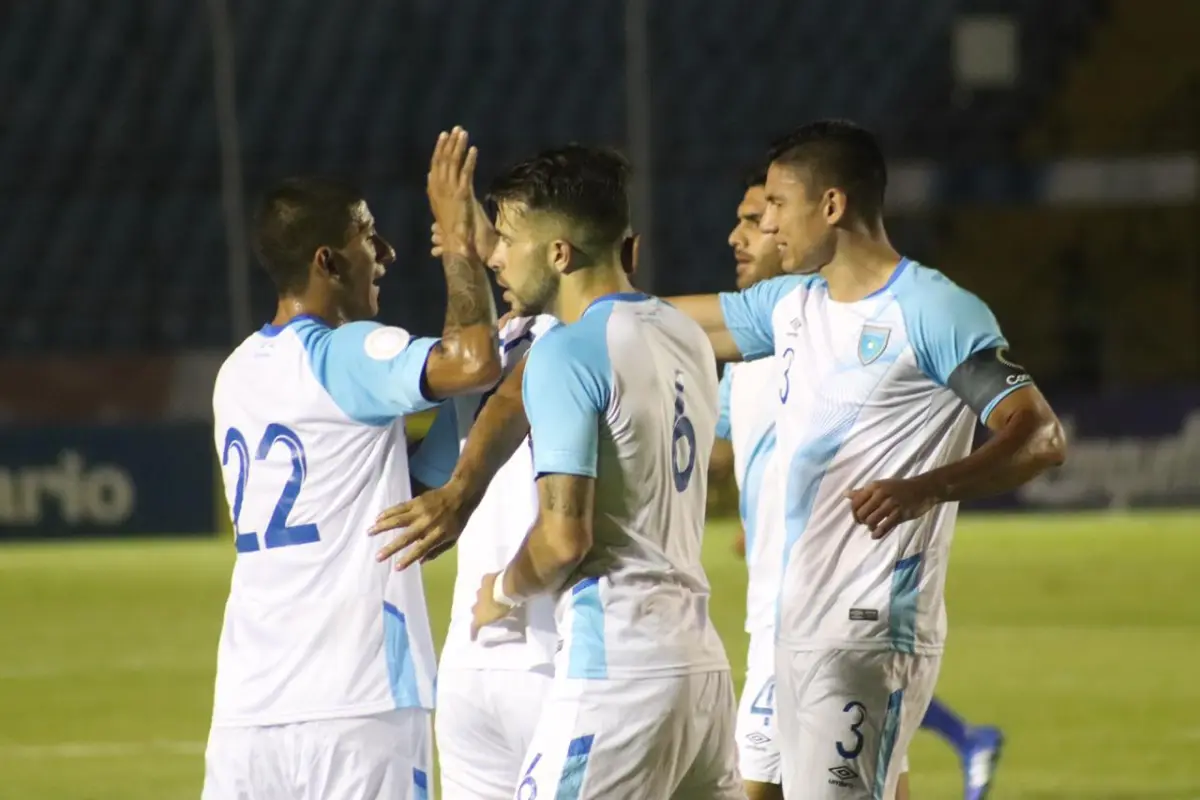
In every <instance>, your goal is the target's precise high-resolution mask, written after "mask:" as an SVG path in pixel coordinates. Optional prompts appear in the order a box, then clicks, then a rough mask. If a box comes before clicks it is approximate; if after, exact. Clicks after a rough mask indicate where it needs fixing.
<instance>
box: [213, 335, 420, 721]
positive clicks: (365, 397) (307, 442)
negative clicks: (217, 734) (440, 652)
mask: <svg viewBox="0 0 1200 800" xmlns="http://www.w3.org/2000/svg"><path fill="white" fill-rule="evenodd" d="M425 341H428V340H425ZM414 349H416V350H421V349H422V348H421V346H420V345H419V344H418V343H417V342H410V340H409V339H408V337H407V334H405V333H404V332H403V331H401V330H399V329H397V328H384V327H382V326H378V325H375V324H374V323H354V324H352V325H347V326H343V327H342V328H338V329H336V330H335V329H330V328H328V327H327V326H325V325H324V324H323V323H321V322H320V321H318V320H315V319H311V318H305V317H302V318H298V319H296V320H293V321H292V322H291V323H290V324H288V325H286V326H280V327H274V326H267V327H265V328H264V329H263V330H262V331H261V332H260V333H257V334H254V335H252V336H251V337H250V338H248V339H247V340H246V341H245V342H244V343H243V344H242V345H241V346H240V347H238V348H237V350H235V351H234V352H233V354H232V355H231V356H230V357H229V358H228V360H227V361H226V362H225V364H224V365H223V367H222V368H221V371H220V373H219V375H218V378H217V382H216V387H215V389H214V395H213V410H214V416H215V437H216V446H217V452H218V455H219V456H220V458H221V461H222V465H223V475H224V481H225V489H226V496H227V497H228V498H229V502H230V506H231V509H232V511H233V517H234V525H235V528H236V549H237V561H236V563H235V565H234V569H233V579H232V583H231V586H230V595H229V601H228V603H227V605H226V610H225V620H224V626H223V630H222V634H221V643H220V649H219V653H218V667H217V687H216V698H215V703H214V711H213V718H214V720H213V721H214V725H273V724H281V723H286V722H292V721H301V720H313V719H322V718H335V717H348V716H358V715H364V714H373V713H377V712H380V711H385V710H389V709H394V708H405V707H423V708H431V707H432V676H433V669H434V666H433V647H432V640H431V637H430V634H429V626H428V620H427V616H426V610H425V602H424V596H423V591H422V586H421V577H420V572H419V570H418V569H416V568H413V569H409V570H406V571H404V572H402V573H396V572H394V571H393V570H392V568H391V564H389V563H383V564H380V563H377V561H376V560H375V557H374V551H375V544H374V542H373V541H372V540H371V539H370V538H369V537H368V536H367V535H366V531H367V529H368V528H369V527H370V524H371V522H372V520H373V519H374V516H375V515H376V514H377V513H378V512H379V511H380V510H382V509H384V508H388V507H390V506H392V505H395V504H397V503H399V502H402V501H404V500H406V499H408V497H409V496H410V492H411V490H410V486H409V477H408V464H407V454H406V448H405V434H404V421H403V417H401V416H398V414H397V413H395V411H394V410H390V409H389V408H388V407H387V404H381V403H380V402H379V400H378V392H376V395H377V396H376V397H375V398H374V399H373V398H372V397H371V390H370V389H369V388H367V387H366V383H365V381H366V379H367V378H369V377H373V376H375V377H378V376H382V377H383V378H384V379H385V380H386V381H389V382H394V385H395V387H396V388H395V389H394V390H392V389H389V391H394V394H395V395H396V397H395V398H393V399H394V403H393V405H394V406H395V408H403V407H406V406H410V407H412V408H413V409H414V410H415V408H418V407H420V406H421V405H422V400H421V398H420V396H419V394H420V389H419V386H420V371H419V367H420V366H421V365H423V362H424V352H417V353H406V351H411V350H414ZM427 349H428V346H426V347H425V348H424V351H425V352H427ZM364 352H365V356H364ZM406 354H407V355H411V356H412V357H410V358H405V356H406ZM364 357H365V358H366V359H367V362H366V363H367V364H368V370H373V369H375V366H378V368H379V370H381V372H378V373H375V372H368V373H356V372H354V371H353V370H348V369H347V367H346V364H347V363H348V362H353V360H354V359H355V358H359V359H361V358H364ZM411 365H417V366H416V367H413V366H411ZM401 386H406V387H409V388H407V389H402V388H399V387H401ZM405 393H407V394H408V397H404V396H403V395H404V394H405Z"/></svg>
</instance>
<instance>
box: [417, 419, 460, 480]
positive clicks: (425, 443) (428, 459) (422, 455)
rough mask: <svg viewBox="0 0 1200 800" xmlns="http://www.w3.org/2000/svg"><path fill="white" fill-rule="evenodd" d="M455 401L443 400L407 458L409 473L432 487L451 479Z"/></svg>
mask: <svg viewBox="0 0 1200 800" xmlns="http://www.w3.org/2000/svg"><path fill="white" fill-rule="evenodd" d="M457 405H458V404H457V403H456V402H455V401H454V400H453V399H451V400H446V401H445V402H443V403H442V405H441V407H440V408H439V409H438V412H437V416H436V417H434V420H433V424H432V425H430V426H429V432H428V433H426V434H425V438H424V439H422V440H421V444H420V445H419V446H418V447H417V451H416V452H415V453H413V455H412V458H410V459H409V461H408V472H409V474H410V475H412V477H413V478H415V479H416V480H418V481H420V482H421V483H423V484H425V485H426V486H428V487H429V488H431V489H433V488H436V487H438V486H441V485H443V484H445V483H446V481H448V480H450V474H451V473H453V472H454V465H455V464H457V463H458V454H459V449H460V442H459V438H458V408H457Z"/></svg>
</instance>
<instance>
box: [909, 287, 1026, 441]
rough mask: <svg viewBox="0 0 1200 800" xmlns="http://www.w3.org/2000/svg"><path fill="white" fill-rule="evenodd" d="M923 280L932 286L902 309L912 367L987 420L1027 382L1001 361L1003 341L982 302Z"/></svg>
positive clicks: (1020, 371)
mask: <svg viewBox="0 0 1200 800" xmlns="http://www.w3.org/2000/svg"><path fill="white" fill-rule="evenodd" d="M925 280H926V281H928V282H930V285H931V288H930V289H929V290H928V291H925V292H922V293H920V294H919V295H918V296H917V300H916V301H915V302H912V301H910V302H909V303H908V304H907V305H906V306H905V308H904V313H905V318H906V324H907V326H908V327H909V330H910V340H911V342H912V346H913V351H914V353H915V355H916V359H917V365H918V366H919V367H920V368H921V371H922V372H924V373H925V375H926V376H927V377H928V378H929V379H930V380H932V381H933V382H934V383H936V384H938V385H939V386H945V387H947V388H949V389H951V390H952V391H953V392H954V393H955V394H957V395H958V396H959V397H960V398H961V399H962V400H963V402H965V403H966V404H967V405H968V406H969V407H970V408H971V409H972V410H973V411H974V412H975V413H976V414H978V415H979V418H980V420H982V421H983V422H986V421H987V417H988V415H989V414H991V412H992V410H993V409H994V408H995V407H996V404H997V403H999V402H1000V401H1001V400H1003V399H1004V398H1005V397H1007V396H1008V395H1009V394H1011V393H1012V392H1014V391H1016V390H1017V389H1020V388H1021V387H1023V386H1025V385H1028V384H1030V383H1032V381H1031V380H1030V378H1029V375H1028V374H1026V373H1025V370H1024V368H1022V367H1020V366H1019V365H1017V364H1013V363H1012V362H1011V361H1008V359H1007V358H1005V356H1004V351H1005V350H1006V349H1007V348H1008V341H1007V340H1006V339H1005V338H1004V334H1003V333H1001V332H1000V325H999V323H998V322H996V317H995V316H994V315H993V314H992V311H991V309H989V308H988V306H987V304H986V303H984V302H983V301H982V300H980V299H979V297H977V296H976V295H974V294H972V293H971V292H968V291H967V290H966V289H963V288H961V287H959V286H957V285H955V284H953V283H951V282H950V281H949V280H948V279H946V278H945V277H943V276H941V275H940V274H935V275H934V276H932V277H927V278H925Z"/></svg>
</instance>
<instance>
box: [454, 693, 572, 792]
mask: <svg viewBox="0 0 1200 800" xmlns="http://www.w3.org/2000/svg"><path fill="white" fill-rule="evenodd" d="M549 681H550V678H549V677H548V676H547V675H545V674H538V673H533V672H488V671H484V670H447V671H444V672H442V674H441V675H439V676H438V710H437V714H436V717H435V720H436V725H435V728H436V732H437V745H438V760H439V765H440V769H441V776H442V796H443V797H444V798H445V800H459V798H461V799H462V800H492V798H496V800H508V798H510V797H512V796H513V791H514V790H515V789H516V786H517V783H518V780H519V778H520V776H521V764H522V761H523V760H524V757H525V751H526V750H527V749H528V747H529V744H530V742H531V741H532V739H533V732H534V729H535V727H536V725H537V720H538V716H539V714H540V712H541V706H542V701H543V698H544V696H545V691H546V688H547V686H548V684H549Z"/></svg>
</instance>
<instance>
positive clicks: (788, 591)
mask: <svg viewBox="0 0 1200 800" xmlns="http://www.w3.org/2000/svg"><path fill="white" fill-rule="evenodd" d="M770 161H771V163H770V167H769V169H768V172H767V181H766V208H765V209H764V212H763V217H762V220H761V223H760V227H761V230H762V232H763V233H765V234H768V235H771V236H774V238H775V241H776V244H777V246H779V247H780V248H781V250H782V252H783V253H784V263H785V264H786V265H787V266H788V268H789V271H792V272H795V273H798V274H794V275H787V276H784V277H780V278H775V279H773V280H768V281H763V282H761V283H759V284H757V285H755V286H754V287H752V288H750V289H746V290H744V291H741V292H732V293H726V294H722V295H709V296H697V297H685V298H677V299H676V300H675V301H673V302H674V303H675V305H676V306H677V307H678V308H680V310H682V311H684V312H685V313H687V314H689V315H690V316H692V317H693V318H694V319H696V320H697V321H698V322H700V324H701V325H702V326H703V327H704V328H705V329H706V331H707V332H708V333H709V336H710V339H711V341H712V343H713V345H714V349H715V350H716V352H717V355H718V357H719V358H721V359H722V360H737V359H740V358H743V357H745V358H756V357H761V356H767V355H771V354H774V355H775V357H776V358H775V363H776V376H777V379H776V380H777V383H776V387H775V392H776V396H777V397H778V398H779V402H780V408H779V412H778V414H777V416H776V434H777V445H776V446H777V455H776V457H777V458H778V459H779V460H780V461H779V465H780V480H781V481H782V485H781V490H782V492H783V499H784V525H785V527H784V536H785V542H784V557H783V562H784V563H783V569H782V573H783V575H782V588H781V591H780V595H779V598H778V604H777V608H778V611H777V624H776V662H775V670H776V672H775V677H776V692H775V701H776V704H777V722H778V738H779V744H780V752H781V755H782V773H783V775H782V777H783V789H784V793H785V795H787V796H789V797H804V798H808V799H809V800H820V799H821V798H831V800H832V798H861V799H862V800H866V799H867V798H874V799H876V800H877V799H878V798H881V797H882V798H891V797H894V795H895V791H896V786H897V782H898V779H899V775H900V767H901V761H902V757H903V756H904V754H905V753H906V750H907V747H908V743H909V740H910V739H911V737H912V735H913V733H914V731H915V730H916V728H917V726H918V725H919V723H920V722H921V720H922V718H923V717H924V715H925V712H926V708H927V707H928V705H929V702H930V698H931V697H932V693H933V686H934V683H935V681H936V678H937V673H938V667H939V664H940V660H941V652H942V648H943V644H944V639H945V607H944V602H943V588H944V585H945V570H946V562H947V557H948V553H949V546H950V539H951V536H952V534H953V528H954V521H955V517H956V513H957V508H958V503H959V501H962V500H968V499H972V498H975V497H980V496H984V495H988V494H992V493H996V492H1003V491H1006V490H1010V489H1013V488H1015V487H1017V486H1019V485H1020V484H1022V483H1024V482H1025V481H1028V480H1029V479H1031V478H1032V477H1034V476H1035V475H1037V474H1039V473H1041V472H1042V471H1043V470H1045V469H1047V468H1049V467H1051V466H1053V465H1056V464H1058V463H1060V462H1061V461H1062V460H1063V458H1064V451H1065V444H1064V438H1063V432H1062V427H1061V425H1060V424H1059V422H1058V419H1057V418H1056V416H1055V415H1054V413H1053V411H1052V410H1051V409H1050V407H1049V406H1048V404H1047V403H1046V401H1045V399H1044V398H1043V396H1042V394H1041V392H1040V391H1038V389H1037V388H1036V387H1035V386H1034V384H1033V382H1032V380H1031V378H1030V376H1029V375H1028V374H1027V373H1026V372H1025V370H1024V369H1022V368H1021V367H1019V366H1018V365H1016V364H1014V363H1013V362H1012V361H1011V360H1009V358H1008V356H1007V347H1008V344H1007V342H1006V340H1005V339H1004V337H1003V335H1002V334H1001V333H1000V330H999V327H998V325H997V324H996V320H995V318H994V317H993V316H992V314H991V312H990V311H989V310H988V308H987V306H986V305H985V304H984V303H983V302H982V301H981V300H979V298H977V297H976V296H975V295H973V294H970V293H969V292H967V291H965V290H963V289H961V288H959V287H958V286H956V285H955V284H954V283H953V282H951V281H950V280H949V279H947V278H946V277H945V276H944V275H942V274H941V273H939V272H936V271H935V270H932V269H930V268H928V267H924V266H922V265H920V264H917V263H915V262H912V261H910V260H909V259H906V258H902V257H901V256H900V255H899V254H898V253H897V252H896V251H895V249H894V248H893V247H892V246H891V244H890V243H889V241H888V238H887V235H886V232H885V230H884V226H883V221H882V209H883V198H884V189H885V185H886V169H885V165H884V160H883V156H882V154H881V152H880V150H879V147H878V145H877V143H876V141H875V139H874V137H873V136H872V135H871V134H870V133H868V132H867V131H865V130H863V129H862V128H860V127H858V126H856V125H854V124H852V123H847V122H840V121H822V122H817V123H812V124H808V125H805V126H803V127H801V128H799V129H797V130H796V131H795V132H793V133H792V134H790V135H789V136H787V137H786V138H784V139H783V140H781V141H780V142H779V143H777V144H776V145H775V146H774V147H773V148H772V151H771V158H770ZM976 419H979V420H981V421H982V422H983V423H984V424H985V425H986V426H987V427H988V428H989V429H990V430H991V434H992V435H991V437H990V439H989V440H988V441H987V442H986V443H985V444H984V445H983V446H982V447H980V448H979V449H978V450H976V451H974V452H971V445H972V435H973V432H974V426H975V421H976Z"/></svg>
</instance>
